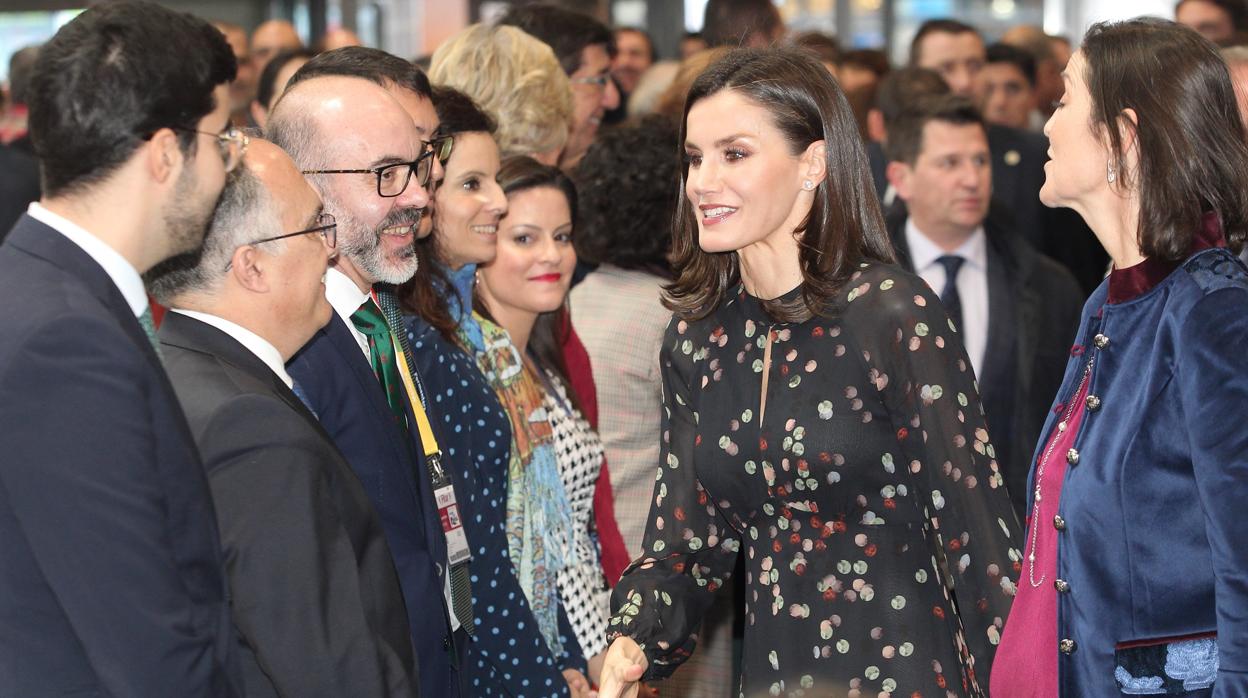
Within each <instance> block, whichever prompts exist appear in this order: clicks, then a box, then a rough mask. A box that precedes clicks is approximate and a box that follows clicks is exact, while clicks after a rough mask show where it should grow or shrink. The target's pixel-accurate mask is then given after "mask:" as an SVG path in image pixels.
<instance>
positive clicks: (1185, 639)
mask: <svg viewBox="0 0 1248 698" xmlns="http://www.w3.org/2000/svg"><path fill="white" fill-rule="evenodd" d="M1223 244H1224V243H1223V241H1222V235H1221V232H1220V231H1219V230H1218V229H1217V225H1216V223H1212V222H1211V223H1210V224H1209V225H1207V226H1206V229H1205V230H1203V231H1202V232H1201V233H1199V234H1198V235H1197V236H1196V240H1195V243H1194V245H1193V248H1194V252H1193V254H1192V255H1191V256H1190V257H1189V258H1188V259H1187V260H1186V261H1184V262H1183V263H1181V264H1177V265H1176V264H1173V263H1171V264H1167V263H1164V262H1160V261H1157V260H1146V261H1145V262H1143V263H1141V264H1139V265H1136V266H1134V267H1131V268H1128V269H1123V270H1120V271H1115V272H1114V273H1113V274H1112V275H1111V277H1110V279H1109V280H1107V281H1106V282H1104V283H1102V284H1101V286H1100V288H1098V289H1097V290H1096V292H1095V293H1094V294H1093V295H1092V297H1091V298H1090V299H1089V300H1088V302H1087V304H1086V306H1085V307H1084V311H1083V318H1082V322H1081V324H1080V329H1079V333H1078V335H1077V338H1076V345H1075V348H1074V350H1073V351H1072V352H1071V353H1072V356H1071V357H1070V360H1069V362H1068V364H1067V367H1066V374H1065V378H1064V379H1063V383H1062V388H1061V390H1060V391H1059V393H1058V396H1057V400H1058V403H1057V405H1056V406H1055V408H1054V410H1053V411H1052V412H1051V413H1050V415H1049V419H1048V421H1047V422H1046V424H1045V427H1044V432H1043V434H1042V437H1041V440H1040V444H1041V446H1042V447H1043V445H1044V444H1045V443H1047V441H1048V439H1049V437H1050V435H1051V434H1052V430H1053V429H1054V427H1055V425H1056V423H1057V421H1058V419H1059V416H1058V413H1060V412H1061V410H1062V408H1063V407H1064V402H1065V401H1067V400H1069V399H1071V398H1072V396H1073V395H1074V394H1075V392H1076V390H1077V387H1078V384H1079V381H1080V379H1081V377H1082V374H1083V372H1084V368H1085V366H1086V365H1087V362H1088V361H1089V360H1093V361H1094V367H1093V370H1092V373H1091V382H1090V384H1089V395H1088V397H1087V402H1086V404H1085V409H1086V412H1085V414H1084V418H1083V421H1082V424H1081V426H1080V431H1079V434H1078V435H1077V437H1076V441H1075V446H1074V448H1073V449H1072V450H1071V451H1070V452H1068V453H1067V462H1068V463H1070V467H1069V468H1068V469H1067V472H1066V476H1065V480H1064V483H1063V485H1062V491H1061V503H1060V508H1059V512H1060V514H1059V516H1058V517H1057V519H1055V520H1053V521H1032V522H1031V524H1030V525H1032V526H1054V527H1055V528H1057V530H1058V531H1059V537H1058V559H1057V571H1058V577H1059V580H1058V582H1057V583H1056V586H1057V588H1058V589H1059V592H1058V611H1057V625H1058V627H1057V637H1056V638H1055V645H1054V647H1053V650H1052V651H1054V652H1058V653H1059V654H1058V657H1059V659H1058V663H1059V686H1060V690H1061V695H1062V696H1065V697H1069V698H1075V697H1080V698H1082V697H1085V696H1111V695H1112V696H1116V695H1122V694H1124V693H1125V694H1129V695H1189V696H1244V695H1248V512H1246V511H1245V510H1246V508H1248V421H1246V419H1245V417H1248V370H1245V369H1248V269H1245V267H1244V265H1243V263H1241V262H1240V261H1239V260H1238V259H1237V258H1236V257H1235V256H1234V255H1232V254H1231V253H1230V252H1229V251H1228V250H1226V249H1225V248H1224V247H1223ZM1038 455H1039V454H1037V456H1038ZM1035 462H1036V460H1035V458H1033V459H1032V463H1033V464H1034V463H1035ZM1033 467H1034V466H1033ZM1034 476H1035V474H1034V470H1033V473H1032V478H1034ZM1034 486H1035V485H1034V481H1032V482H1029V485H1028V491H1029V493H1031V494H1032V495H1033V496H1034ZM1028 510H1029V511H1030V510H1031V507H1030V502H1029V507H1028ZM1062 582H1065V585H1063V584H1062ZM1043 632H1049V631H1047V630H1045V631H1043Z"/></svg>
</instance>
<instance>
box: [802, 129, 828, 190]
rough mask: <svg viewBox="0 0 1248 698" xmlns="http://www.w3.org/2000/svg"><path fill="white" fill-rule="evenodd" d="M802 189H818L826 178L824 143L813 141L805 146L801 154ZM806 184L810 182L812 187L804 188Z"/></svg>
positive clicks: (826, 158)
mask: <svg viewBox="0 0 1248 698" xmlns="http://www.w3.org/2000/svg"><path fill="white" fill-rule="evenodd" d="M801 173H802V188H803V189H808V190H813V189H814V188H815V187H818V186H819V185H820V184H821V183H822V182H823V180H824V179H826V178H827V176H828V144H827V143H826V142H824V141H815V142H814V143H811V144H810V145H808V146H806V152H804V153H802V159H801ZM806 182H810V183H811V184H812V185H813V186H811V187H806Z"/></svg>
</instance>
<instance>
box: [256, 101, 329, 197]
mask: <svg viewBox="0 0 1248 698" xmlns="http://www.w3.org/2000/svg"><path fill="white" fill-rule="evenodd" d="M282 107H283V105H282V104H280V103H279V104H278V105H277V106H275V107H273V111H272V112H270V113H269V120H268V122H267V123H266V124H265V127H264V138H265V139H266V140H268V141H270V142H272V143H273V144H274V145H276V146H277V147H279V148H281V149H282V150H285V151H286V154H287V155H289V156H290V159H291V160H294V161H295V166H296V167H298V168H299V169H300V170H320V169H324V168H325V163H326V162H327V161H328V156H329V153H328V148H329V145H328V139H324V138H321V127H320V125H319V124H318V123H317V121H316V119H315V118H314V117H313V116H312V115H311V114H310V113H308V112H307V111H304V110H301V109H298V108H294V107H291V106H290V105H286V108H284V109H283V108H282ZM309 179H311V177H309Z"/></svg>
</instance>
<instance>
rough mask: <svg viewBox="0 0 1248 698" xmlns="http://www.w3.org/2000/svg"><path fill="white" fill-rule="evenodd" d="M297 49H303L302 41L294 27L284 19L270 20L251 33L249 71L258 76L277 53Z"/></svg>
mask: <svg viewBox="0 0 1248 698" xmlns="http://www.w3.org/2000/svg"><path fill="white" fill-rule="evenodd" d="M299 48H303V41H302V40H301V39H300V38H299V33H298V32H297V31H295V25H293V24H291V23H290V22H287V21H286V20H284V19H270V20H269V21H267V22H264V23H262V24H261V25H260V26H258V27H256V30H255V31H253V32H252V33H251V52H250V54H249V57H250V59H251V69H252V71H253V72H254V74H256V75H259V74H260V73H262V72H264V67H265V66H266V65H268V63H269V61H270V60H272V58H273V57H274V56H276V55H277V54H278V53H280V52H282V51H293V50H295V49H299Z"/></svg>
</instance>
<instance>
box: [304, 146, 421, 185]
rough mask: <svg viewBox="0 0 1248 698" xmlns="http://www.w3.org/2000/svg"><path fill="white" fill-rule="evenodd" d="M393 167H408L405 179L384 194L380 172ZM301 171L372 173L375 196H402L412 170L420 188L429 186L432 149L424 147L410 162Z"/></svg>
mask: <svg viewBox="0 0 1248 698" xmlns="http://www.w3.org/2000/svg"><path fill="white" fill-rule="evenodd" d="M422 142H423V141H422ZM425 161H428V164H427V165H426V164H425ZM421 165H424V167H425V172H424V175H423V176H422V175H421V172H420V167H421ZM395 167H407V168H408V170H407V179H406V180H405V181H404V182H403V186H402V187H401V188H400V189H399V190H398V191H397V192H395V193H393V194H386V193H384V192H382V190H381V177H382V173H384V172H385V171H386V170H389V169H393V168H395ZM302 172H303V174H305V175H310V174H372V175H376V177H377V196H380V197H382V198H383V199H393V198H395V197H396V196H403V192H405V191H407V188H408V186H410V185H411V183H412V173H413V172H415V173H416V181H417V182H418V183H419V184H420V186H421V187H422V188H423V187H428V186H429V178H430V177H432V176H433V150H432V149H430V148H426V149H425V151H424V152H423V153H421V154H420V157H418V158H416V159H415V160H413V161H411V162H396V163H393V164H391V165H382V166H381V167H372V168H367V169H352V170H302Z"/></svg>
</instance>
